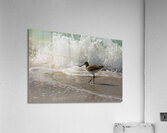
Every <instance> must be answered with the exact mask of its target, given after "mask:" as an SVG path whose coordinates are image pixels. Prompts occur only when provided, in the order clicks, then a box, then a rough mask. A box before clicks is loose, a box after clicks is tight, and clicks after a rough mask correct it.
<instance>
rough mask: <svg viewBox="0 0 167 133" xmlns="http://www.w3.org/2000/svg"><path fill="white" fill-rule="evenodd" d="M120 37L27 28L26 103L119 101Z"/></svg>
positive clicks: (120, 99)
mask: <svg viewBox="0 0 167 133" xmlns="http://www.w3.org/2000/svg"><path fill="white" fill-rule="evenodd" d="M122 55H123V51H122V41H121V40H117V39H110V38H101V37H94V36H88V35H80V34H73V33H63V32H53V31H42V30H34V29H30V30H28V103H107V102H122V100H123V99H122V89H123V88H122V78H123V73H122V72H123V68H122Z"/></svg>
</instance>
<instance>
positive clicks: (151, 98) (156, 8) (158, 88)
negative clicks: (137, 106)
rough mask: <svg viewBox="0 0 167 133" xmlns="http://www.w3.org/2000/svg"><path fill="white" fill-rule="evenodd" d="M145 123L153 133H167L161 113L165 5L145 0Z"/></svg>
mask: <svg viewBox="0 0 167 133" xmlns="http://www.w3.org/2000/svg"><path fill="white" fill-rule="evenodd" d="M145 72H146V82H145V88H146V98H145V99H146V104H145V105H146V106H145V108H146V109H145V120H146V122H152V123H155V126H156V133H166V132H167V122H161V121H160V112H167V88H166V87H167V78H166V76H167V1H166V0H146V61H145Z"/></svg>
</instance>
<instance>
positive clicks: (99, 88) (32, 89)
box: [28, 67, 122, 103]
mask: <svg viewBox="0 0 167 133" xmlns="http://www.w3.org/2000/svg"><path fill="white" fill-rule="evenodd" d="M90 79H91V76H78V75H67V74H65V73H63V72H59V71H55V70H53V69H49V68H43V67H30V68H29V81H28V88H29V89H28V102H29V103H76V102H77V103H87V102H89V103H95V102H121V101H122V78H117V77H112V76H96V79H95V84H91V83H88V81H89V80H90Z"/></svg>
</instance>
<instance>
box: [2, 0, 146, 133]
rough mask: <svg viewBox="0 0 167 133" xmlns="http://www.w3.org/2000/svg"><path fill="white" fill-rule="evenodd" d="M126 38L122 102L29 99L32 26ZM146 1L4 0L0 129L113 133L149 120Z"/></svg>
mask: <svg viewBox="0 0 167 133" xmlns="http://www.w3.org/2000/svg"><path fill="white" fill-rule="evenodd" d="M29 28H32V29H39V30H51V31H61V32H68V33H77V34H84V35H91V36H97V37H105V38H112V39H120V40H123V102H122V103H96V104H93V103H90V104H79V103H75V104H28V103H27V58H28V57H27V55H28V53H27V49H28V47H27V29H29ZM143 38H144V1H143V0H0V132H1V133H112V132H113V124H114V123H116V122H142V121H143V120H144V117H143V116H144V115H143V113H144V74H143V73H144V63H143V62H144V39H143Z"/></svg>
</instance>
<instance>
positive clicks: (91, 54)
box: [30, 32, 122, 75]
mask: <svg viewBox="0 0 167 133" xmlns="http://www.w3.org/2000/svg"><path fill="white" fill-rule="evenodd" d="M69 35H70V36H69ZM69 35H68V36H67V35H66V36H65V35H63V33H57V32H55V33H53V34H52V41H51V42H47V43H45V44H44V45H41V46H40V47H38V48H37V49H35V50H34V51H35V54H34V55H33V56H31V58H30V61H31V62H33V63H36V64H47V65H48V66H49V67H52V68H54V69H57V70H62V71H63V72H64V73H73V74H79V73H82V75H84V74H83V73H85V70H83V69H82V68H78V67H77V66H78V65H81V64H83V63H84V62H85V61H88V62H89V64H90V65H91V64H96V65H102V66H104V69H105V70H109V71H117V72H122V46H120V45H118V44H117V43H115V42H114V41H113V40H111V39H104V38H95V37H90V36H83V35H72V34H69ZM38 43H39V42H38ZM67 70H68V71H67ZM78 70H80V72H79V71H78Z"/></svg>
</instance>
